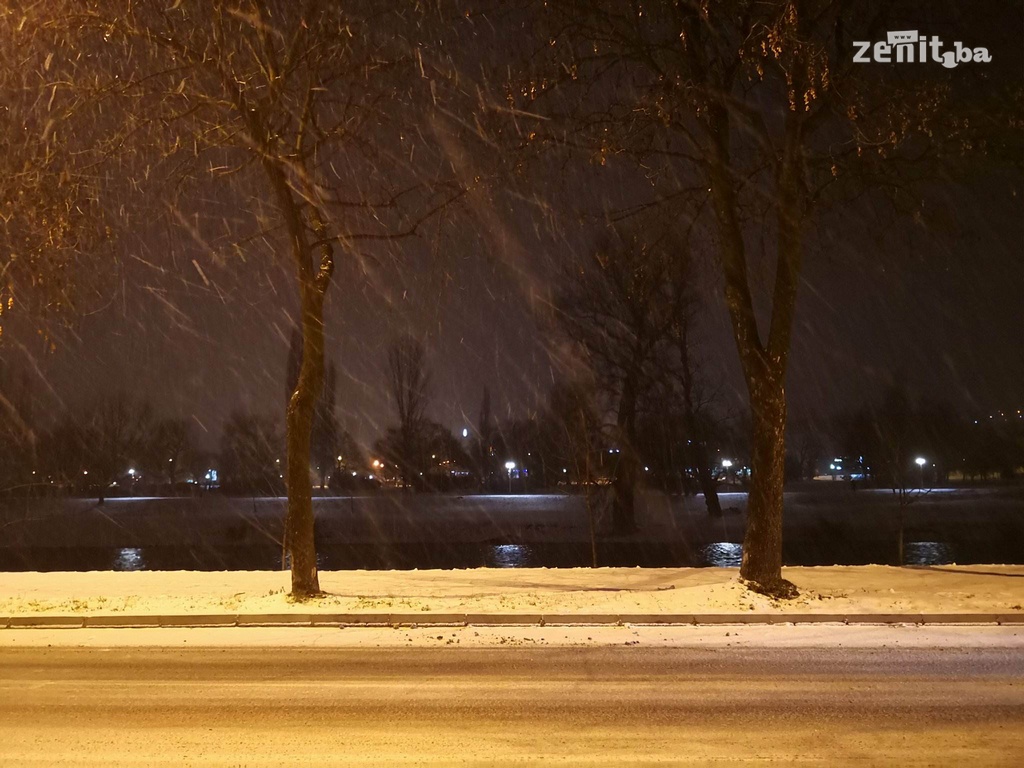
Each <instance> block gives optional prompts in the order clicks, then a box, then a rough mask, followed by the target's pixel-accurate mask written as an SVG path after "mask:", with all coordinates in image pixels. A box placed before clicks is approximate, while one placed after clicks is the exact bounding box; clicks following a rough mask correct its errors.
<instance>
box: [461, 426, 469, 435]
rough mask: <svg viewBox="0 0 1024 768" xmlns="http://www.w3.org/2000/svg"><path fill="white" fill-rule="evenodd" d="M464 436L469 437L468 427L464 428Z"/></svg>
mask: <svg viewBox="0 0 1024 768" xmlns="http://www.w3.org/2000/svg"><path fill="white" fill-rule="evenodd" d="M462 436H463V437H469V430H468V429H466V428H465V427H463V428H462Z"/></svg>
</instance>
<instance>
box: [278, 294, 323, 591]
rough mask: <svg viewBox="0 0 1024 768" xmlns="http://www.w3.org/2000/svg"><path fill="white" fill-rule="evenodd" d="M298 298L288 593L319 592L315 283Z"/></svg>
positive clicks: (319, 373)
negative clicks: (312, 471)
mask: <svg viewBox="0 0 1024 768" xmlns="http://www.w3.org/2000/svg"><path fill="white" fill-rule="evenodd" d="M300 292H301V299H302V336H303V349H302V366H301V368H300V369H299V380H298V383H297V384H296V385H295V391H294V392H293V393H292V396H291V399H290V400H289V401H288V417H287V428H288V468H287V484H288V515H287V518H286V520H285V536H286V537H287V539H286V540H287V542H288V553H289V554H290V555H291V561H292V595H293V596H295V597H309V596H311V595H318V594H320V579H319V576H318V575H317V569H316V542H315V531H314V516H313V483H312V481H311V480H310V476H309V464H310V454H311V450H310V437H311V434H312V431H313V414H314V411H315V410H316V402H317V399H318V398H319V397H320V389H321V387H322V386H323V379H324V323H323V296H322V295H321V294H320V292H319V291H318V290H317V287H316V286H315V285H312V284H309V283H306V284H303V285H301V286H300Z"/></svg>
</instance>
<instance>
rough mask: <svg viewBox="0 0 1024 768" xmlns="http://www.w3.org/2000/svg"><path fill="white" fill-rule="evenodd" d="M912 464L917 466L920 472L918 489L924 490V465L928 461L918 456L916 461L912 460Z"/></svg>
mask: <svg viewBox="0 0 1024 768" xmlns="http://www.w3.org/2000/svg"><path fill="white" fill-rule="evenodd" d="M914 463H915V464H917V466H918V468H919V469H920V470H921V485H920V488H922V489H923V488H924V465H925V464H927V463H928V459H926V458H925V457H924V456H918V457H917V458H916V459H914Z"/></svg>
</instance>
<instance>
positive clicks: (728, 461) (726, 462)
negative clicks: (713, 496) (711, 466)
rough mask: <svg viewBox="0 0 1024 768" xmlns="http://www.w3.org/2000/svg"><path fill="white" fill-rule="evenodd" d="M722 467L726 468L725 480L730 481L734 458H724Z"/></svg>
mask: <svg viewBox="0 0 1024 768" xmlns="http://www.w3.org/2000/svg"><path fill="white" fill-rule="evenodd" d="M722 468H723V469H725V482H727V483H728V482H729V470H730V469H731V468H732V459H722Z"/></svg>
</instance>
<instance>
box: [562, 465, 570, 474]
mask: <svg viewBox="0 0 1024 768" xmlns="http://www.w3.org/2000/svg"><path fill="white" fill-rule="evenodd" d="M568 472H569V470H568V469H566V468H565V467H562V474H563V475H565V474H568Z"/></svg>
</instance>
